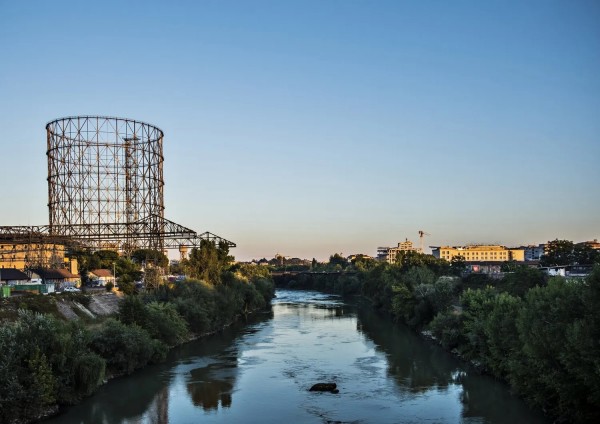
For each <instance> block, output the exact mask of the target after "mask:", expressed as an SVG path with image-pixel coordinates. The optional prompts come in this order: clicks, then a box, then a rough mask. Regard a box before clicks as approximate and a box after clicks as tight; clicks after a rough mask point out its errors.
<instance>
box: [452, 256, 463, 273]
mask: <svg viewBox="0 0 600 424" xmlns="http://www.w3.org/2000/svg"><path fill="white" fill-rule="evenodd" d="M465 261H466V259H465V257H464V256H462V255H456V256H453V257H452V259H451V260H450V272H452V274H453V275H457V276H460V275H462V273H463V272H464V271H465V270H466V269H467V264H466V262H465Z"/></svg>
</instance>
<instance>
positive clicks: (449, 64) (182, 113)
mask: <svg viewBox="0 0 600 424" xmlns="http://www.w3.org/2000/svg"><path fill="white" fill-rule="evenodd" d="M0 47H1V48H2V63H3V64H2V66H1V67H0V129H1V132H0V158H1V160H0V164H1V165H0V167H1V169H2V183H1V184H0V199H1V202H0V205H1V207H0V225H37V224H45V223H47V222H48V209H47V201H48V191H47V183H46V176H47V175H46V173H47V163H46V156H45V153H46V139H45V137H46V134H45V129H44V127H45V125H46V123H47V122H49V121H51V120H54V119H57V118H61V117H64V116H72V115H86V114H90V115H107V116H119V117H126V118H132V119H137V120H141V121H144V122H148V123H150V124H152V125H156V126H157V127H159V128H161V129H162V130H163V131H164V133H165V138H164V154H165V163H164V177H165V205H166V210H165V216H167V217H168V218H169V219H172V220H173V221H175V222H177V223H180V224H182V225H185V226H186V227H189V228H192V229H194V230H196V231H197V232H199V233H202V232H204V231H211V232H213V233H216V234H218V235H220V236H222V237H224V238H226V239H229V240H232V241H234V242H235V243H237V245H238V247H237V248H236V249H234V250H233V251H232V254H233V255H234V256H235V257H236V258H237V259H238V260H250V259H260V258H263V257H266V258H271V257H273V256H274V255H275V254H276V253H280V254H282V255H285V256H292V257H300V258H308V259H311V258H313V257H315V258H317V259H318V260H326V259H327V258H328V257H329V255H331V254H333V253H343V254H344V255H346V256H347V255H350V254H355V253H366V254H370V255H374V254H375V253H376V250H377V247H379V246H394V245H396V243H398V242H400V241H403V240H404V239H405V238H408V239H409V240H411V241H413V243H415V245H419V237H418V231H419V230H424V231H427V232H428V233H430V234H431V235H430V236H426V237H425V240H424V243H423V244H424V246H425V247H426V251H428V246H430V245H436V246H441V245H464V244H469V243H478V244H483V243H493V244H501V245H506V246H517V245H522V244H539V243H545V242H547V241H549V240H553V239H556V238H558V239H567V240H572V241H574V242H581V241H586V240H592V239H594V238H600V219H598V211H599V210H600V189H599V188H598V182H599V181H600V166H599V165H598V159H599V158H600V77H599V75H600V3H598V2H596V1H585V0H577V1H571V2H562V1H524V2H523V1H489V2H475V1H461V2H448V3H446V2H398V1H378V2H358V1H356V2H341V1H325V2H323V1H308V0H307V1H286V2H277V1H251V2H249V1H220V2H209V1H198V2H192V1H183V2H177V3H176V4H167V3H164V2H154V1H148V2H143V3H142V2H115V1H105V2H100V3H82V2H75V1H68V2H67V1H60V0H59V1H55V2H42V1H31V2H8V1H2V0H0ZM176 256H177V252H174V253H173V257H176Z"/></svg>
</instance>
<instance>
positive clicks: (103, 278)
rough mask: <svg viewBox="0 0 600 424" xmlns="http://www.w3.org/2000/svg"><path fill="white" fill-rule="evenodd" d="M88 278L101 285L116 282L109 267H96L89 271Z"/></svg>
mask: <svg viewBox="0 0 600 424" xmlns="http://www.w3.org/2000/svg"><path fill="white" fill-rule="evenodd" d="M88 278H89V279H90V280H91V281H93V282H95V283H97V284H98V285H99V286H106V285H107V284H108V283H113V285H114V284H115V276H114V275H113V273H112V272H110V270H108V269H94V270H93V271H90V272H89V273H88Z"/></svg>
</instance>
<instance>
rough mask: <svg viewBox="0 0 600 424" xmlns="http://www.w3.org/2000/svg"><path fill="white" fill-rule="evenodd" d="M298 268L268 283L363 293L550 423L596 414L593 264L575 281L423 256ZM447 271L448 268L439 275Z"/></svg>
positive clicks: (598, 305)
mask: <svg viewBox="0 0 600 424" xmlns="http://www.w3.org/2000/svg"><path fill="white" fill-rule="evenodd" d="M421 256H422V257H419V256H418V255H412V256H409V257H405V258H401V259H400V260H399V261H398V263H396V264H393V265H389V264H381V263H380V264H377V263H374V262H364V261H363V263H361V264H358V265H360V266H356V264H353V265H350V264H348V266H347V267H345V268H344V271H346V272H347V271H352V272H354V271H356V273H353V274H350V273H347V274H344V273H343V272H340V274H338V275H336V274H326V273H324V274H323V275H319V274H316V273H314V274H298V275H286V276H282V277H280V278H279V279H278V281H277V283H278V286H281V287H290V288H302V289H312V290H322V291H328V292H335V293H339V294H360V295H362V296H365V297H367V298H368V299H370V301H371V302H372V305H373V307H374V308H375V309H377V310H378V311H381V312H383V313H385V314H387V316H389V317H390V318H391V319H393V320H395V321H397V322H402V323H404V324H406V325H408V326H410V327H412V328H414V329H415V330H417V331H421V332H424V333H427V334H429V335H431V336H432V337H433V338H434V339H435V340H437V342H438V343H440V344H441V345H442V346H443V347H445V348H446V349H448V350H449V351H452V352H453V353H455V354H457V355H458V356H460V357H462V358H463V359H465V360H467V361H468V362H470V363H471V364H473V365H475V366H476V368H477V369H479V370H480V371H481V372H485V373H488V374H491V375H493V376H495V377H497V378H500V379H503V380H504V381H506V382H507V383H508V384H509V385H510V386H511V388H512V390H513V391H514V392H516V393H517V394H518V395H519V396H521V397H522V398H523V399H525V400H526V401H528V402H529V403H530V404H531V405H533V406H535V407H539V408H541V409H542V410H544V411H545V412H546V413H547V414H548V416H550V417H552V418H553V419H555V420H556V422H575V423H588V422H600V267H599V266H596V268H595V269H594V271H593V273H592V274H591V275H590V276H589V277H588V278H587V279H585V280H583V279H579V280H567V279H564V278H561V277H554V278H551V279H550V280H548V279H547V278H546V277H545V276H544V275H543V274H542V273H541V272H540V271H539V270H537V269H531V268H526V267H518V268H516V269H515V271H514V272H512V273H509V274H507V276H506V277H505V278H504V279H502V280H499V281H498V280H492V279H489V278H487V277H486V276H485V275H471V276H469V277H466V278H459V277H458V276H456V273H454V274H455V275H454V276H453V275H451V274H453V272H452V269H451V267H449V266H444V264H442V263H440V262H439V260H434V259H430V258H425V255H421ZM448 274H450V275H448Z"/></svg>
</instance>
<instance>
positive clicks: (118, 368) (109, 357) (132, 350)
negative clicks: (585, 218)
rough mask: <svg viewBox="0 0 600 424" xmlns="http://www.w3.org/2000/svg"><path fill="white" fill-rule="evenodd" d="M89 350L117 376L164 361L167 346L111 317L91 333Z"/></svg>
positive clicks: (136, 328)
mask: <svg viewBox="0 0 600 424" xmlns="http://www.w3.org/2000/svg"><path fill="white" fill-rule="evenodd" d="M90 347H91V348H92V350H93V351H94V352H96V353H98V354H99V355H100V356H102V357H103V358H104V359H105V360H106V365H107V368H108V370H109V371H110V372H111V373H113V374H117V375H120V374H131V373H132V372H133V371H134V370H136V369H138V368H141V367H143V366H145V365H147V364H149V363H150V364H152V363H158V362H161V361H163V360H164V359H165V357H166V355H167V346H166V345H165V344H164V343H162V342H160V341H158V340H154V339H153V338H152V337H150V334H148V332H147V331H146V330H144V329H143V328H141V327H139V326H137V325H135V324H133V325H125V324H123V323H122V322H119V321H117V320H115V319H112V318H110V319H108V320H106V321H105V322H104V323H103V325H102V326H101V327H100V328H99V329H97V330H96V331H95V332H94V333H93V334H92V340H91V343H90Z"/></svg>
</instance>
